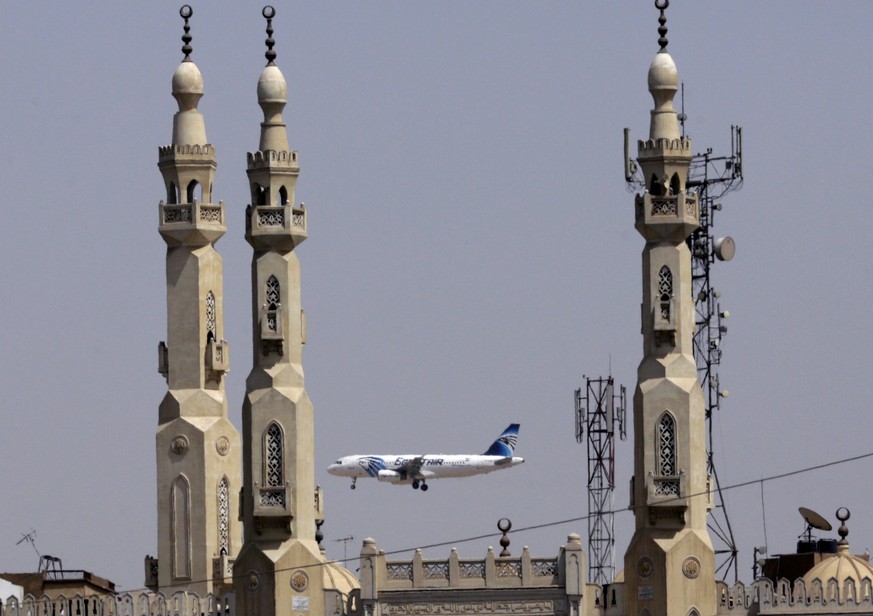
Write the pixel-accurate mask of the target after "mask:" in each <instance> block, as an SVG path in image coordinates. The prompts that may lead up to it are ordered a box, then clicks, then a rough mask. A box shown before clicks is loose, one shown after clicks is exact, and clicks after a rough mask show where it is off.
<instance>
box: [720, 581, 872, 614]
mask: <svg viewBox="0 0 873 616" xmlns="http://www.w3.org/2000/svg"><path fill="white" fill-rule="evenodd" d="M716 597H717V602H718V611H717V614H724V615H730V614H743V615H745V614H870V613H873V580H871V579H870V578H867V577H865V578H863V579H862V580H860V583H857V582H856V581H855V580H852V579H849V580H846V581H845V582H844V583H843V584H842V585H840V584H839V582H837V580H836V579H834V578H831V579H830V580H826V581H824V582H823V581H821V580H818V579H816V580H813V581H812V583H811V584H807V583H806V582H805V581H804V580H803V579H798V580H795V582H794V583H793V584H792V583H791V582H790V581H789V580H786V579H784V578H782V579H780V580H779V581H778V582H777V583H776V584H775V585H774V584H773V582H772V581H770V580H769V579H766V578H760V579H758V580H756V581H755V582H753V583H751V584H749V585H748V586H746V585H745V584H743V583H742V582H737V583H736V584H734V585H733V586H729V585H728V584H726V583H724V582H716Z"/></svg>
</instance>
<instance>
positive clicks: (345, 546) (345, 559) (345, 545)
mask: <svg viewBox="0 0 873 616" xmlns="http://www.w3.org/2000/svg"><path fill="white" fill-rule="evenodd" d="M354 540H355V538H354V536H352V535H349V536H348V537H343V538H341V539H334V540H333V542H334V543H339V542H340V541H342V544H343V565H345V564H346V563H348V561H349V555H348V547H349V541H354Z"/></svg>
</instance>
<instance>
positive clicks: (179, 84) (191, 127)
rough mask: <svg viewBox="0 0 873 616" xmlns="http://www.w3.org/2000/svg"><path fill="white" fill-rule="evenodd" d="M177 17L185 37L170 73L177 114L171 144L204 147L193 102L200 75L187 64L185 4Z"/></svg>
mask: <svg viewBox="0 0 873 616" xmlns="http://www.w3.org/2000/svg"><path fill="white" fill-rule="evenodd" d="M179 14H180V15H181V16H182V17H183V18H184V19H185V34H184V35H183V36H182V41H183V42H184V43H185V45H184V46H183V47H182V51H183V52H184V54H185V57H184V59H183V60H182V63H181V64H180V65H179V68H177V69H176V72H175V73H173V98H175V99H176V102H177V103H178V104H179V113H177V114H176V116H175V117H174V118H173V145H205V144H206V143H208V141H207V140H206V123H205V122H204V120H203V116H202V115H201V114H200V112H199V111H197V103H199V102H200V99H201V98H202V97H203V75H201V74H200V69H199V68H197V65H196V64H194V62H192V61H191V51H192V48H191V45H190V43H191V35H190V34H189V32H190V30H191V28H190V26H189V25H188V18H189V17H191V15H193V14H194V11H193V10H192V9H191V7H190V6H188V5H187V4H186V5H185V6H183V7H182V8H181V9H180V10H179Z"/></svg>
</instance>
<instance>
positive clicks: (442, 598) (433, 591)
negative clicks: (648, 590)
mask: <svg viewBox="0 0 873 616" xmlns="http://www.w3.org/2000/svg"><path fill="white" fill-rule="evenodd" d="M360 571H361V591H360V592H361V595H360V598H361V605H362V607H363V612H362V613H363V614H364V615H366V616H417V615H431V616H439V615H442V616H459V615H470V614H476V615H478V616H500V615H503V614H523V615H531V616H533V615H542V616H547V615H548V616H558V615H566V614H575V615H582V614H584V615H586V616H602V615H603V614H604V613H605V611H604V609H603V607H604V606H603V601H604V597H603V593H602V590H601V589H600V587H599V586H596V585H594V584H588V583H587V582H586V581H585V577H586V575H587V572H588V570H587V566H586V559H585V552H584V550H583V549H582V542H581V539H580V537H579V535H577V534H571V535H570V536H569V537H568V540H567V543H566V544H565V545H564V546H562V547H561V549H560V550H559V552H558V555H557V556H556V557H554V558H533V557H531V555H530V551H529V550H528V548H527V547H525V548H524V549H523V550H522V551H521V555H520V556H516V557H511V556H507V557H500V556H497V555H496V554H495V553H494V550H493V549H492V548H488V551H487V553H486V555H485V558H483V559H461V558H460V557H459V556H458V552H457V550H455V549H452V551H451V553H450V554H449V557H448V558H447V559H425V558H424V556H423V555H422V552H421V550H416V551H415V553H414V555H413V557H412V559H411V560H404V561H398V560H392V561H389V560H387V559H386V557H385V553H384V552H381V551H380V550H378V549H377V548H376V542H375V541H373V540H372V539H366V540H364V545H363V547H362V549H361V567H360ZM614 595H615V593H613V596H614ZM615 603H616V601H613V604H615Z"/></svg>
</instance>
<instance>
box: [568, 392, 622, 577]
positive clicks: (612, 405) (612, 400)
mask: <svg viewBox="0 0 873 616" xmlns="http://www.w3.org/2000/svg"><path fill="white" fill-rule="evenodd" d="M583 378H585V393H584V395H583V393H582V389H581V388H580V389H577V390H576V392H575V394H576V395H575V400H576V441H577V442H579V443H582V442H583V441H585V440H586V435H587V443H588V581H589V582H591V583H594V584H601V585H603V584H612V582H613V581H614V578H615V513H614V511H613V502H614V490H615V432H616V429H617V430H618V434H619V438H620V439H621V440H624V439H625V438H626V436H627V434H626V433H625V427H624V426H625V413H626V405H625V399H626V396H625V388H624V385H621V386H620V387H619V393H618V394H616V393H615V385H614V383H613V379H612V377H611V376H610V377H607V378H605V379H604V378H599V379H589V378H587V377H583Z"/></svg>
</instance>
